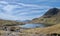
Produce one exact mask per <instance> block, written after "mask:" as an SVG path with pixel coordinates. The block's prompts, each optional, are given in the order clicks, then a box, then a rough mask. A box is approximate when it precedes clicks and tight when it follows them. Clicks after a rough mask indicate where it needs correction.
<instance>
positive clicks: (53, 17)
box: [30, 8, 60, 24]
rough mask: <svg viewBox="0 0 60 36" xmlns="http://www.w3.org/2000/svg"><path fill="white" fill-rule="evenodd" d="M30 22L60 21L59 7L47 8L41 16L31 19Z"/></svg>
mask: <svg viewBox="0 0 60 36" xmlns="http://www.w3.org/2000/svg"><path fill="white" fill-rule="evenodd" d="M30 23H44V24H57V23H60V9H58V8H52V9H49V10H48V11H47V12H46V13H45V14H44V15H43V16H42V17H39V18H35V19H32V21H31V22H30Z"/></svg>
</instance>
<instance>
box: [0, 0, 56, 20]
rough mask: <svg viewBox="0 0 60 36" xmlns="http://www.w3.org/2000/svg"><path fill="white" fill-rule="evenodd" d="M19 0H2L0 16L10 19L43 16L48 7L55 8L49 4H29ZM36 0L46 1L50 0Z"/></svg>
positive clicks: (0, 2)
mask: <svg viewBox="0 0 60 36" xmlns="http://www.w3.org/2000/svg"><path fill="white" fill-rule="evenodd" d="M18 1H19V0H9V1H8V0H3V1H0V7H1V8H0V18H2V19H10V20H26V19H33V18H36V17H40V16H42V15H43V14H44V13H45V12H46V11H47V10H48V9H50V8H53V6H49V5H37V4H28V3H22V2H18ZM20 1H21V0H20ZM30 1H31V0H30ZM35 1H40V2H45V1H48V0H35ZM51 1H52V0H51ZM51 1H50V2H51ZM55 2H56V1H55Z"/></svg>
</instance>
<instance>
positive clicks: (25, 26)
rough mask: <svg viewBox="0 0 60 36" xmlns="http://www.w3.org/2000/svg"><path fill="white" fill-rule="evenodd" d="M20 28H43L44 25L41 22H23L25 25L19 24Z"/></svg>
mask: <svg viewBox="0 0 60 36" xmlns="http://www.w3.org/2000/svg"><path fill="white" fill-rule="evenodd" d="M19 26H20V27H22V28H43V27H45V25H43V24H25V25H19Z"/></svg>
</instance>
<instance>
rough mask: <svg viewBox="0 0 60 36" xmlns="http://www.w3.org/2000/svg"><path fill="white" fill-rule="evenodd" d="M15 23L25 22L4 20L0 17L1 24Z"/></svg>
mask: <svg viewBox="0 0 60 36" xmlns="http://www.w3.org/2000/svg"><path fill="white" fill-rule="evenodd" d="M14 24H23V23H22V22H17V21H12V20H2V19H0V26H1V25H14Z"/></svg>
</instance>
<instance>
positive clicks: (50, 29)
mask: <svg viewBox="0 0 60 36" xmlns="http://www.w3.org/2000/svg"><path fill="white" fill-rule="evenodd" d="M23 32H24V33H32V34H33V33H35V34H40V33H43V34H48V33H60V24H57V25H54V26H51V27H46V28H35V29H29V30H24V31H23Z"/></svg>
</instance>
